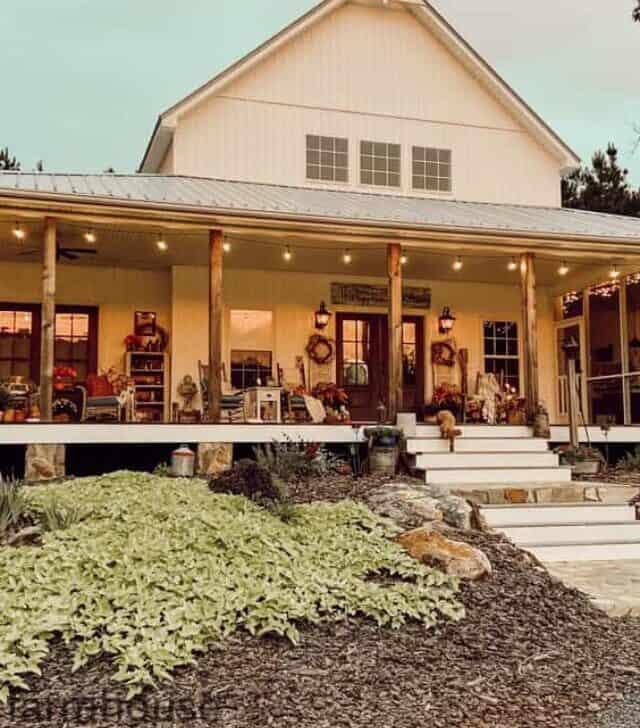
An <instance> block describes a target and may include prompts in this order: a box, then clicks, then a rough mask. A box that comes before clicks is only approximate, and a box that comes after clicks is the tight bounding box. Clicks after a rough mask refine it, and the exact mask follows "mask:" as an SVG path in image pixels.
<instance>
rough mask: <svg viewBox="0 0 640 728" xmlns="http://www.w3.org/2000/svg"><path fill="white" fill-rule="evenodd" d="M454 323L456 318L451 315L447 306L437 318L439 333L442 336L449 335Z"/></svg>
mask: <svg viewBox="0 0 640 728" xmlns="http://www.w3.org/2000/svg"><path fill="white" fill-rule="evenodd" d="M455 322H456V317H455V316H454V315H453V314H452V313H451V309H450V308H449V306H445V307H444V308H443V309H442V313H441V314H440V317H439V318H438V324H439V329H440V333H441V334H443V335H446V334H450V333H451V331H452V330H453V326H454V324H455Z"/></svg>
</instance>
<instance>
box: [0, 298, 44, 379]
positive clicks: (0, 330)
mask: <svg viewBox="0 0 640 728" xmlns="http://www.w3.org/2000/svg"><path fill="white" fill-rule="evenodd" d="M33 323H34V322H33V313H32V312H31V311H20V310H0V381H2V380H3V379H7V378H8V377H16V376H18V377H25V378H26V379H30V378H31V376H32V368H31V362H32V358H33V348H34V346H33V345H34V341H33V335H34V325H33ZM36 333H37V332H36Z"/></svg>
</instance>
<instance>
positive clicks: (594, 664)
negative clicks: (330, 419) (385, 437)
mask: <svg viewBox="0 0 640 728" xmlns="http://www.w3.org/2000/svg"><path fill="white" fill-rule="evenodd" d="M377 482H379V481H377ZM372 484H373V483H369V487H371V485H372ZM319 487H321V486H313V488H312V490H313V493H314V495H315V493H316V492H317V488H319ZM325 487H330V489H331V490H332V491H333V492H334V494H335V492H336V491H337V490H339V489H340V488H338V486H337V484H336V483H335V482H334V483H333V485H331V486H329V485H326V486H325ZM341 487H342V488H343V490H345V491H348V492H345V493H344V494H345V495H348V494H350V495H351V497H354V493H358V492H360V490H361V488H364V487H365V485H364V483H363V482H356V483H349V484H346V483H345V484H344V485H343V486H341ZM458 537H460V538H464V539H466V540H467V541H469V542H470V543H473V544H474V545H476V546H479V547H481V548H482V549H483V550H484V551H485V552H486V553H487V555H488V556H489V558H490V560H491V562H492V564H493V567H494V571H495V573H494V577H493V579H491V580H488V581H484V582H479V583H475V584H465V585H464V586H463V589H462V599H463V601H464V603H465V605H466V607H467V612H468V615H467V618H466V619H465V621H463V622H461V623H458V624H445V625H441V626H440V627H438V628H437V629H434V630H431V631H425V630H424V629H423V628H422V627H420V626H419V625H416V624H411V625H408V626H406V627H405V628H404V629H402V630H398V631H391V630H387V629H379V628H377V627H376V626H375V625H374V624H372V623H371V622H369V621H366V620H351V621H348V622H343V623H337V624H325V625H321V626H318V627H312V628H307V629H304V630H303V633H302V642H301V644H300V645H299V646H298V647H293V646H291V645H289V644H288V643H287V642H285V641H282V640H277V639H255V638H252V637H250V636H248V635H237V636H235V637H234V638H232V639H231V640H229V642H227V643H226V644H225V645H224V646H223V647H222V648H221V649H219V650H211V651H210V652H209V653H207V654H206V655H203V656H202V657H200V658H199V659H198V660H197V664H196V665H195V666H194V667H189V668H182V669H180V670H178V671H177V672H176V675H175V680H174V682H173V683H167V684H164V685H162V687H161V689H160V691H159V692H157V693H148V694H147V695H146V704H147V705H146V708H145V706H144V703H142V702H140V701H134V702H133V703H132V704H128V705H127V704H125V703H124V702H123V700H122V699H123V697H124V691H122V690H120V689H118V688H117V687H116V686H115V684H114V683H112V682H111V680H110V675H111V673H112V671H113V670H112V667H111V665H110V664H109V662H108V661H107V660H105V659H101V660H98V661H96V662H95V663H93V664H92V665H91V666H89V667H88V668H85V669H83V670H81V671H80V672H78V673H76V674H75V675H72V674H71V660H70V658H69V656H68V654H67V653H66V652H65V650H64V648H63V647H62V646H60V645H57V646H56V647H55V648H54V650H53V654H52V657H51V658H50V659H49V660H48V662H47V664H46V665H45V668H44V674H43V677H42V678H38V679H35V680H33V681H32V682H31V684H32V692H31V694H30V696H29V695H21V696H20V697H19V699H17V700H16V702H15V703H14V704H13V716H12V717H11V716H9V715H7V714H6V713H5V714H3V713H2V711H1V710H0V726H2V728H4V727H5V726H7V727H8V726H16V725H22V726H63V725H66V726H77V725H93V726H100V727H101V728H103V727H104V728H111V727H112V726H113V727H115V726H127V725H144V726H151V725H154V726H156V725H163V726H187V725H188V726H194V727H196V728H204V727H205V726H213V727H218V726H220V727H222V726H224V728H253V727H254V726H255V727H256V728H257V727H258V726H260V728H263V727H264V726H276V727H277V728H294V727H295V728H324V727H326V728H340V727H344V728H355V727H358V728H360V727H363V728H364V727H366V728H391V727H392V726H393V728H396V726H400V727H402V728H413V727H414V726H416V727H417V726H429V727H430V728H431V727H435V728H459V727H464V728H534V727H535V728H546V727H550V726H553V727H557V728H596V726H598V724H599V719H598V713H599V712H600V711H601V710H603V709H605V708H606V707H607V706H608V705H610V704H611V703H613V702H614V701H615V700H617V699H620V698H621V697H622V695H623V694H631V693H633V692H634V690H635V691H637V689H638V686H639V685H640V650H638V647H637V637H638V634H639V630H638V627H639V626H640V625H638V624H637V623H635V624H633V623H631V622H629V623H625V622H622V621H616V620H612V619H610V618H608V617H607V616H605V615H604V614H603V613H601V612H599V611H598V610H596V609H595V608H593V607H592V606H591V605H590V604H589V602H588V600H587V599H586V598H585V597H584V596H582V595H581V594H579V593H578V592H575V591H573V590H570V589H567V588H565V587H564V586H563V585H562V584H560V583H559V582H558V581H556V580H554V579H552V578H551V577H550V576H549V575H548V574H547V573H546V571H544V570H543V569H540V568H536V567H535V566H534V565H532V564H531V563H530V561H529V559H528V558H527V557H526V556H525V555H524V554H523V553H522V552H519V551H517V550H516V549H515V548H514V547H513V546H511V545H510V544H509V542H508V541H506V540H505V539H503V538H502V537H499V536H488V535H483V534H458ZM105 695H107V698H105V697H104V696H105ZM109 696H111V697H109ZM30 701H31V702H30ZM78 701H85V702H84V703H79V702H78ZM92 701H95V706H94V711H95V712H94V716H95V717H94V718H93V719H91V718H90V715H91V710H92ZM118 701H119V702H118ZM162 701H165V702H164V703H162ZM47 709H48V710H49V715H47V713H46V712H45V711H46V710H47ZM79 709H82V710H81V713H80V718H81V719H80V720H78V716H77V715H76V712H77V711H78V710H79ZM171 709H172V710H173V711H174V714H173V719H170V720H167V717H168V715H169V713H168V711H169V710H171ZM145 711H146V712H145ZM163 718H164V720H162V719H163ZM607 725H611V724H607ZM614 728H615V727H614Z"/></svg>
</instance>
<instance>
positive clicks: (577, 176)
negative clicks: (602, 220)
mask: <svg viewBox="0 0 640 728" xmlns="http://www.w3.org/2000/svg"><path fill="white" fill-rule="evenodd" d="M591 165H592V166H591V167H580V169H577V170H575V171H574V172H572V173H571V174H570V175H569V176H568V177H566V178H565V179H563V180H562V204H563V206H564V207H572V208H575V209H578V210H594V211H596V212H610V213H614V214H616V215H635V216H640V190H637V191H634V190H632V189H631V187H630V186H629V183H628V182H627V176H628V174H629V171H628V170H626V169H623V168H622V167H620V165H619V164H618V150H617V149H616V147H615V145H614V144H609V145H608V147H607V151H606V153H605V152H603V151H601V150H598V151H597V152H596V153H595V154H594V155H593V159H592V161H591Z"/></svg>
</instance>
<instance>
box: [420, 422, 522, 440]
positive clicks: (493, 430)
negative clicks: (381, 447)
mask: <svg viewBox="0 0 640 728" xmlns="http://www.w3.org/2000/svg"><path fill="white" fill-rule="evenodd" d="M457 427H458V429H459V430H461V431H462V437H463V438H466V437H468V438H472V439H476V438H489V439H504V438H505V437H532V436H533V429H532V428H531V427H527V426H525V425H458V426H457ZM416 437H419V438H420V437H428V438H437V437H440V428H439V427H438V425H418V426H417V428H416Z"/></svg>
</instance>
